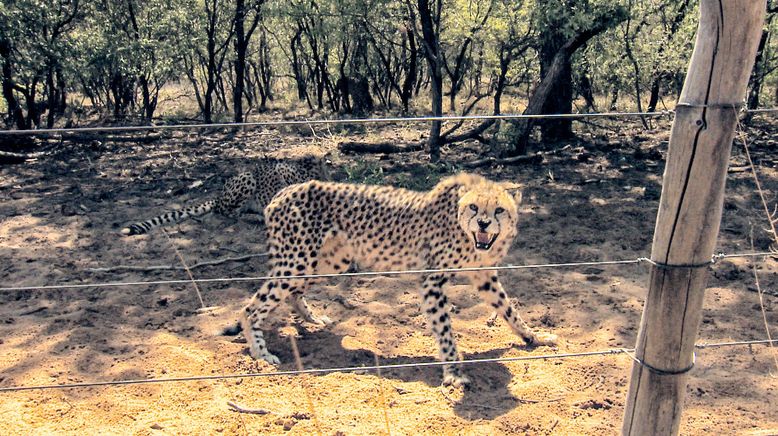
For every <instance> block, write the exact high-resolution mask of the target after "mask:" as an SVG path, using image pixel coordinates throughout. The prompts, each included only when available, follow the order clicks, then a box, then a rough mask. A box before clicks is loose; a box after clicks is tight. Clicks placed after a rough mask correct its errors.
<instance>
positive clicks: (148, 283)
mask: <svg viewBox="0 0 778 436" xmlns="http://www.w3.org/2000/svg"><path fill="white" fill-rule="evenodd" d="M743 112H747V113H755V114H760V113H774V112H778V108H762V109H749V110H743ZM673 113H674V111H660V112H621V113H619V112H606V113H590V114H551V115H521V114H514V115H512V114H505V115H468V116H443V117H386V118H363V119H342V120H334V119H322V120H277V121H260V122H247V123H209V124H186V125H159V126H122V127H119V126H116V127H112V126H107V127H85V128H69V129H67V128H62V129H38V130H31V131H23V130H22V131H0V135H36V134H57V133H78V132H114V131H153V130H186V129H208V128H239V127H273V126H292V125H312V124H328V125H331V124H368V123H402V122H429V121H467V120H489V119H493V120H508V119H514V120H516V119H561V118H567V119H583V118H597V117H660V116H667V115H671V114H673ZM751 165H752V169H753V164H751ZM775 255H776V253H775V252H772V251H765V252H749V253H734V254H724V253H719V254H716V255H714V256H713V257H712V258H711V260H710V261H708V262H701V263H699V264H695V265H667V264H661V263H658V262H655V261H653V260H651V259H650V258H647V257H639V258H635V259H623V260H613V261H591V262H588V261H585V262H565V263H542V264H527V265H505V266H494V267H474V268H432V269H416V270H398V271H363V272H346V273H333V274H306V275H297V276H288V277H286V276H281V277H274V276H255V277H226V278H205V279H195V278H194V277H193V276H192V275H191V272H190V268H189V267H188V266H187V265H186V262H185V261H184V260H183V258H182V257H181V255H180V253H178V252H177V256H178V257H179V259H180V260H181V263H182V264H183V265H184V267H183V268H184V269H185V270H187V273H188V274H189V278H188V279H180V280H153V281H128V282H105V283H99V282H98V283H60V284H52V285H40V286H11V287H2V288H0V291H3V292H13V291H26V290H48V289H83V288H104V287H122V286H151V285H164V284H189V283H192V284H195V286H196V284H197V283H214V282H249V281H265V280H300V279H316V278H333V277H349V276H396V275H419V274H449V273H462V272H476V271H501V270H522V269H538V268H576V267H589V266H607V265H629V264H642V263H645V264H649V265H652V266H653V267H657V268H697V267H707V266H710V265H713V264H715V263H716V262H717V261H719V260H722V259H729V258H753V257H765V256H775ZM109 269H110V268H109ZM197 291H198V295H199V289H197ZM760 295H761V294H760ZM199 298H200V303H201V306H204V303H203V301H202V296H200V297H199ZM775 342H776V341H775V340H772V339H766V340H749V341H728V342H713V343H700V344H696V345H695V348H696V349H709V348H723V347H735V346H753V345H769V346H772V345H773V344H774V343H775ZM633 352H634V349H628V348H613V349H607V350H601V351H587V352H575V353H556V354H542V355H526V356H514V357H494V358H479V359H461V360H456V361H449V362H445V361H428V362H413V363H398V364H384V365H380V364H376V365H372V366H345V367H333V368H312V369H302V368H301V367H300V366H299V364H298V369H297V370H287V371H275V372H249V373H231V374H211V375H194V376H185V377H167V378H145V379H124V380H108V381H92V382H77V383H65V384H42V385H28V386H24V385H17V386H7V387H0V393H11V392H20V391H33V390H54V389H75V388H92V387H108V386H126V385H140V384H152V383H173V382H192V381H208V380H229V379H245V378H259V377H282V376H289V377H291V376H299V375H323V374H329V373H336V372H338V373H347V372H361V371H382V370H383V371H392V370H399V369H405V368H424V367H440V366H444V365H476V364H485V363H510V362H520V361H531V360H554V359H570V358H590V357H594V356H605V355H619V354H625V355H627V356H629V357H631V358H632V359H634V358H635V357H634V355H632V354H631V353H633Z"/></svg>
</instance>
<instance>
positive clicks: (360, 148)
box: [338, 141, 424, 153]
mask: <svg viewBox="0 0 778 436" xmlns="http://www.w3.org/2000/svg"><path fill="white" fill-rule="evenodd" d="M338 149H339V150H340V151H341V153H407V152H411V151H420V150H423V149H424V144H407V145H399V144H395V143H393V142H353V141H346V142H341V143H340V144H338Z"/></svg>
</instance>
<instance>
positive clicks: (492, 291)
mask: <svg viewBox="0 0 778 436" xmlns="http://www.w3.org/2000/svg"><path fill="white" fill-rule="evenodd" d="M471 280H473V284H474V285H475V286H477V287H478V290H479V291H481V293H482V294H483V296H484V299H485V300H486V301H487V302H489V304H491V305H492V307H493V308H494V310H495V312H497V313H499V314H500V315H502V317H503V319H505V321H506V322H507V323H508V324H509V325H510V326H511V328H512V329H513V331H514V332H516V334H518V335H519V336H521V337H522V338H523V339H524V340H525V341H526V342H527V344H530V345H555V344H556V342H557V336H556V335H554V334H551V333H536V332H533V331H532V329H531V328H529V326H528V325H527V323H525V322H524V320H523V319H521V316H520V315H519V311H518V310H516V306H514V305H513V303H512V302H511V301H510V300H509V299H508V294H506V293H505V289H503V287H502V283H500V280H499V279H498V278H497V274H496V273H488V274H475V275H473V276H471Z"/></svg>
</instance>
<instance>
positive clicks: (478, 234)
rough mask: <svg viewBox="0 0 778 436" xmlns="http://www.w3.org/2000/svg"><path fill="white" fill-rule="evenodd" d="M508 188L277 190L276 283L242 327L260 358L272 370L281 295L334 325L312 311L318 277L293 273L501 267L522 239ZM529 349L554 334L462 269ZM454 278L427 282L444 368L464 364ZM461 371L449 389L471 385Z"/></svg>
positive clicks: (272, 231) (465, 184)
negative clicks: (272, 329) (450, 289)
mask: <svg viewBox="0 0 778 436" xmlns="http://www.w3.org/2000/svg"><path fill="white" fill-rule="evenodd" d="M506 188H508V187H507V186H506V185H504V184H500V183H495V182H491V181H489V180H487V179H485V178H483V177H481V176H477V175H472V174H459V175H456V176H452V177H449V178H447V179H444V180H442V181H441V182H440V183H438V184H437V185H436V186H435V188H434V189H432V191H429V192H413V191H408V190H404V189H396V188H392V187H381V186H365V185H351V184H341V183H331V182H320V181H310V182H307V183H303V184H298V185H294V186H290V187H287V188H285V189H284V190H282V191H281V192H279V193H278V195H277V196H276V197H275V198H273V200H272V201H271V202H270V204H269V205H268V207H267V208H266V209H265V219H266V221H267V229H268V245H269V248H270V259H269V261H270V265H271V272H270V275H271V276H272V277H276V278H277V279H271V280H268V281H266V282H265V283H264V284H263V285H262V287H261V288H260V289H259V291H257V293H256V294H255V295H254V297H253V298H252V300H251V302H250V303H249V304H248V306H246V307H245V309H244V310H243V312H242V313H241V317H240V321H239V323H240V328H241V329H242V330H243V332H244V335H245V336H246V340H247V342H248V344H249V353H250V354H251V356H252V357H253V358H255V359H264V360H266V361H268V362H270V363H271V364H278V363H279V360H278V358H277V357H276V356H274V355H273V354H271V353H270V352H269V351H268V349H267V347H266V345H265V339H264V337H263V334H262V328H263V327H265V320H266V318H267V316H268V314H269V312H270V311H271V310H273V309H274V308H275V307H276V306H277V305H278V304H279V302H280V301H281V300H282V299H285V298H289V301H290V303H291V305H292V308H293V309H294V311H295V312H297V313H298V314H299V315H300V316H301V317H302V318H303V319H304V320H306V321H308V322H312V323H317V324H325V319H323V318H319V317H317V316H315V315H314V314H313V313H311V310H310V308H309V307H308V304H307V303H306V301H305V299H304V298H303V293H304V292H305V291H306V290H307V288H308V287H309V285H310V284H311V280H310V279H296V278H294V276H299V275H307V274H316V273H337V272H343V271H345V270H346V269H347V268H348V266H349V265H350V264H351V263H352V262H353V261H357V262H358V263H359V264H360V266H365V267H372V268H374V269H377V270H382V269H383V270H401V269H441V268H461V267H488V266H495V265H497V264H498V263H499V262H500V261H501V260H502V259H503V258H504V257H505V255H506V254H507V252H508V248H509V247H510V245H511V242H512V241H513V239H514V237H515V236H516V232H517V230H516V224H517V219H518V207H517V204H518V203H519V202H520V201H521V197H520V194H517V195H516V196H515V197H513V196H511V195H510V194H509V193H508V192H507V191H506ZM457 274H461V275H463V276H466V277H468V278H469V279H470V281H471V283H472V284H473V285H474V286H475V287H476V288H477V289H478V290H479V291H480V292H481V293H482V294H483V297H484V298H485V299H486V300H487V301H488V302H489V303H491V305H492V306H493V307H494V308H495V310H496V311H497V312H499V313H500V315H502V317H503V318H504V319H505V320H506V321H507V322H508V324H509V325H510V326H511V327H512V328H513V330H514V331H515V332H516V333H517V334H518V335H519V336H521V337H522V338H523V339H524V340H525V341H526V342H527V343H529V344H536V345H551V344H554V343H555V341H556V336H555V335H552V334H544V333H535V332H533V331H532V330H531V329H530V328H529V327H528V326H527V324H525V323H524V321H523V320H522V319H521V317H520V316H519V313H518V311H517V310H516V307H515V306H514V305H513V304H512V303H511V302H510V300H509V299H508V295H507V294H506V292H505V290H504V289H503V287H502V284H500V281H499V280H498V278H497V273H496V272H495V271H477V272H460V273H457ZM453 275H454V274H452V273H429V274H426V275H424V276H423V280H422V287H421V290H420V292H421V295H422V298H423V307H424V310H425V312H426V314H427V318H428V322H429V325H430V327H431V330H432V333H433V334H434V335H435V339H436V340H437V343H438V351H439V357H440V359H441V360H442V361H444V362H450V361H454V360H457V359H458V358H459V356H458V353H457V349H456V344H455V343H454V336H453V334H452V331H451V322H450V319H449V313H448V304H447V303H448V300H447V298H446V295H445V293H444V292H443V285H444V284H446V282H448V281H449V279H450V278H451V277H452V276H453ZM468 382H469V380H468V378H467V377H466V376H464V375H463V374H461V373H460V370H459V368H458V367H456V366H454V365H446V366H444V367H443V384H444V385H454V386H461V385H464V384H466V383H468Z"/></svg>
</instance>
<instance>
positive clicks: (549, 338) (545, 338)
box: [532, 332, 559, 347]
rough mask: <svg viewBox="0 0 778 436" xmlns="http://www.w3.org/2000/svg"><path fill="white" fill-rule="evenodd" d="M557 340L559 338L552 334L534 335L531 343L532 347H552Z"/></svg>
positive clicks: (541, 333)
mask: <svg viewBox="0 0 778 436" xmlns="http://www.w3.org/2000/svg"><path fill="white" fill-rule="evenodd" d="M558 340H559V337H558V336H557V335H555V334H553V333H544V332H540V333H535V339H534V340H533V341H532V345H538V346H541V345H546V346H549V347H550V346H554V345H556V344H557V342H558Z"/></svg>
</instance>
